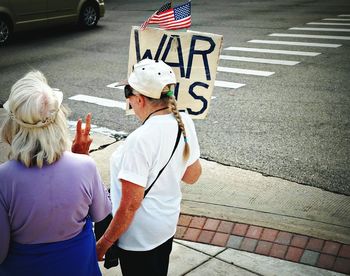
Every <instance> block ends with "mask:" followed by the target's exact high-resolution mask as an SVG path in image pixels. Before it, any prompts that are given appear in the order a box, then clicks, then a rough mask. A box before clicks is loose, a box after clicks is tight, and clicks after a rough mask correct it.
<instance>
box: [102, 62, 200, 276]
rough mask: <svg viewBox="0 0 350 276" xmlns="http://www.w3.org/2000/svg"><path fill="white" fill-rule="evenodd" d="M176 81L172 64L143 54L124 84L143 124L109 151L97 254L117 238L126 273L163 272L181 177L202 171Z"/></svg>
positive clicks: (173, 229)
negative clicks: (106, 214) (107, 207)
mask: <svg viewBox="0 0 350 276" xmlns="http://www.w3.org/2000/svg"><path fill="white" fill-rule="evenodd" d="M175 83H176V78H175V75H174V72H173V70H172V68H171V67H170V66H168V65H166V64H165V63H164V62H162V61H155V60H150V59H145V60H142V61H140V62H139V63H137V64H136V65H134V67H133V72H132V73H131V74H130V76H129V79H128V84H127V85H126V86H125V97H126V98H127V99H128V101H129V103H130V105H131V106H132V109H133V110H134V112H135V114H136V116H137V117H138V119H139V120H140V121H141V122H142V126H140V127H139V128H138V129H136V130H135V131H134V132H133V133H131V134H130V135H129V136H128V138H127V139H126V141H125V143H124V145H123V146H122V147H120V148H118V150H117V151H116V152H115V153H114V154H113V155H112V157H111V160H110V166H111V169H110V172H111V199H112V205H113V214H114V217H113V220H112V221H111V223H110V225H109V227H108V229H107V230H106V232H105V234H104V235H103V236H102V238H100V240H99V241H98V243H97V256H98V259H99V260H102V258H103V255H104V254H105V253H106V251H107V250H108V248H110V247H111V246H112V244H113V243H114V242H116V241H117V240H118V247H119V248H120V264H121V269H122V273H123V275H126V276H128V275H135V276H136V275H140V271H141V272H142V275H152V276H164V275H167V271H168V264H169V255H170V252H171V249H172V241H173V236H174V234H175V232H176V226H177V221H178V218H179V213H180V202H181V187H180V181H181V180H183V181H184V182H186V183H189V184H192V183H194V182H196V181H197V180H198V178H199V176H200V174H201V165H200V161H199V145H198V141H197V135H196V131H195V128H194V124H193V122H192V120H191V118H190V117H189V116H188V115H187V114H186V113H181V114H180V113H179V111H178V110H177V106H176V100H175V98H174V96H173V87H174V85H175ZM177 138H179V140H178V145H177V146H175V144H176V141H177ZM174 150H175V151H174ZM173 151H174V153H173V155H172V152H173ZM167 162H168V163H167ZM163 168H164V169H163ZM160 172H161V173H160ZM159 173H160V175H159ZM157 177H158V178H157ZM154 181H155V182H154ZM152 183H154V184H153V186H152ZM151 186H152V188H151V190H149V189H150V187H151ZM146 191H148V193H147V195H146V196H145V192H146Z"/></svg>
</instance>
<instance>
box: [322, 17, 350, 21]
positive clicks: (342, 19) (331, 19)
mask: <svg viewBox="0 0 350 276" xmlns="http://www.w3.org/2000/svg"><path fill="white" fill-rule="evenodd" d="M322 20H327V21H350V19H349V18H324V19H322Z"/></svg>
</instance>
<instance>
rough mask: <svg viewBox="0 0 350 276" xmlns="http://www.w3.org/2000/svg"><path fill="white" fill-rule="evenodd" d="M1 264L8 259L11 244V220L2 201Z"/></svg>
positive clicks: (0, 216)
mask: <svg viewBox="0 0 350 276" xmlns="http://www.w3.org/2000/svg"><path fill="white" fill-rule="evenodd" d="M0 227H1V228H0V232H1V235H0V264H1V263H2V262H3V261H4V260H5V259H6V257H7V253H8V249H9V245H10V222H9V219H8V216H7V212H6V210H5V208H4V206H3V205H2V204H1V202H0Z"/></svg>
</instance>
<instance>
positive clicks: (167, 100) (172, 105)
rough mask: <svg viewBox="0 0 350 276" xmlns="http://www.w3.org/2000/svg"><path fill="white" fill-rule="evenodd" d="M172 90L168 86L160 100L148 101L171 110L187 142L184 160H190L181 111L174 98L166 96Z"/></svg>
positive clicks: (186, 143) (186, 142) (150, 99)
mask: <svg viewBox="0 0 350 276" xmlns="http://www.w3.org/2000/svg"><path fill="white" fill-rule="evenodd" d="M170 90H171V87H170V85H167V86H165V87H164V89H163V92H162V96H161V97H160V99H152V98H148V100H149V101H150V102H151V104H153V105H157V106H158V105H159V106H163V105H168V108H169V110H170V111H171V112H172V113H173V115H174V117H175V119H176V121H177V124H178V125H179V127H180V129H181V132H182V135H183V136H184V141H185V148H184V152H183V159H184V160H185V161H187V160H188V158H189V156H190V145H189V144H188V141H187V136H186V130H185V125H184V123H183V122H182V119H181V116H180V113H179V110H178V109H177V102H176V99H175V97H174V96H167V95H165V94H166V93H167V92H169V91H170Z"/></svg>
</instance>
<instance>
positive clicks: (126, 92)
mask: <svg viewBox="0 0 350 276" xmlns="http://www.w3.org/2000/svg"><path fill="white" fill-rule="evenodd" d="M132 91H134V89H133V88H132V87H131V86H130V85H129V84H127V85H125V86H124V95H125V98H126V99H129V98H130V97H131V96H134V95H135V94H134V93H132Z"/></svg>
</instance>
